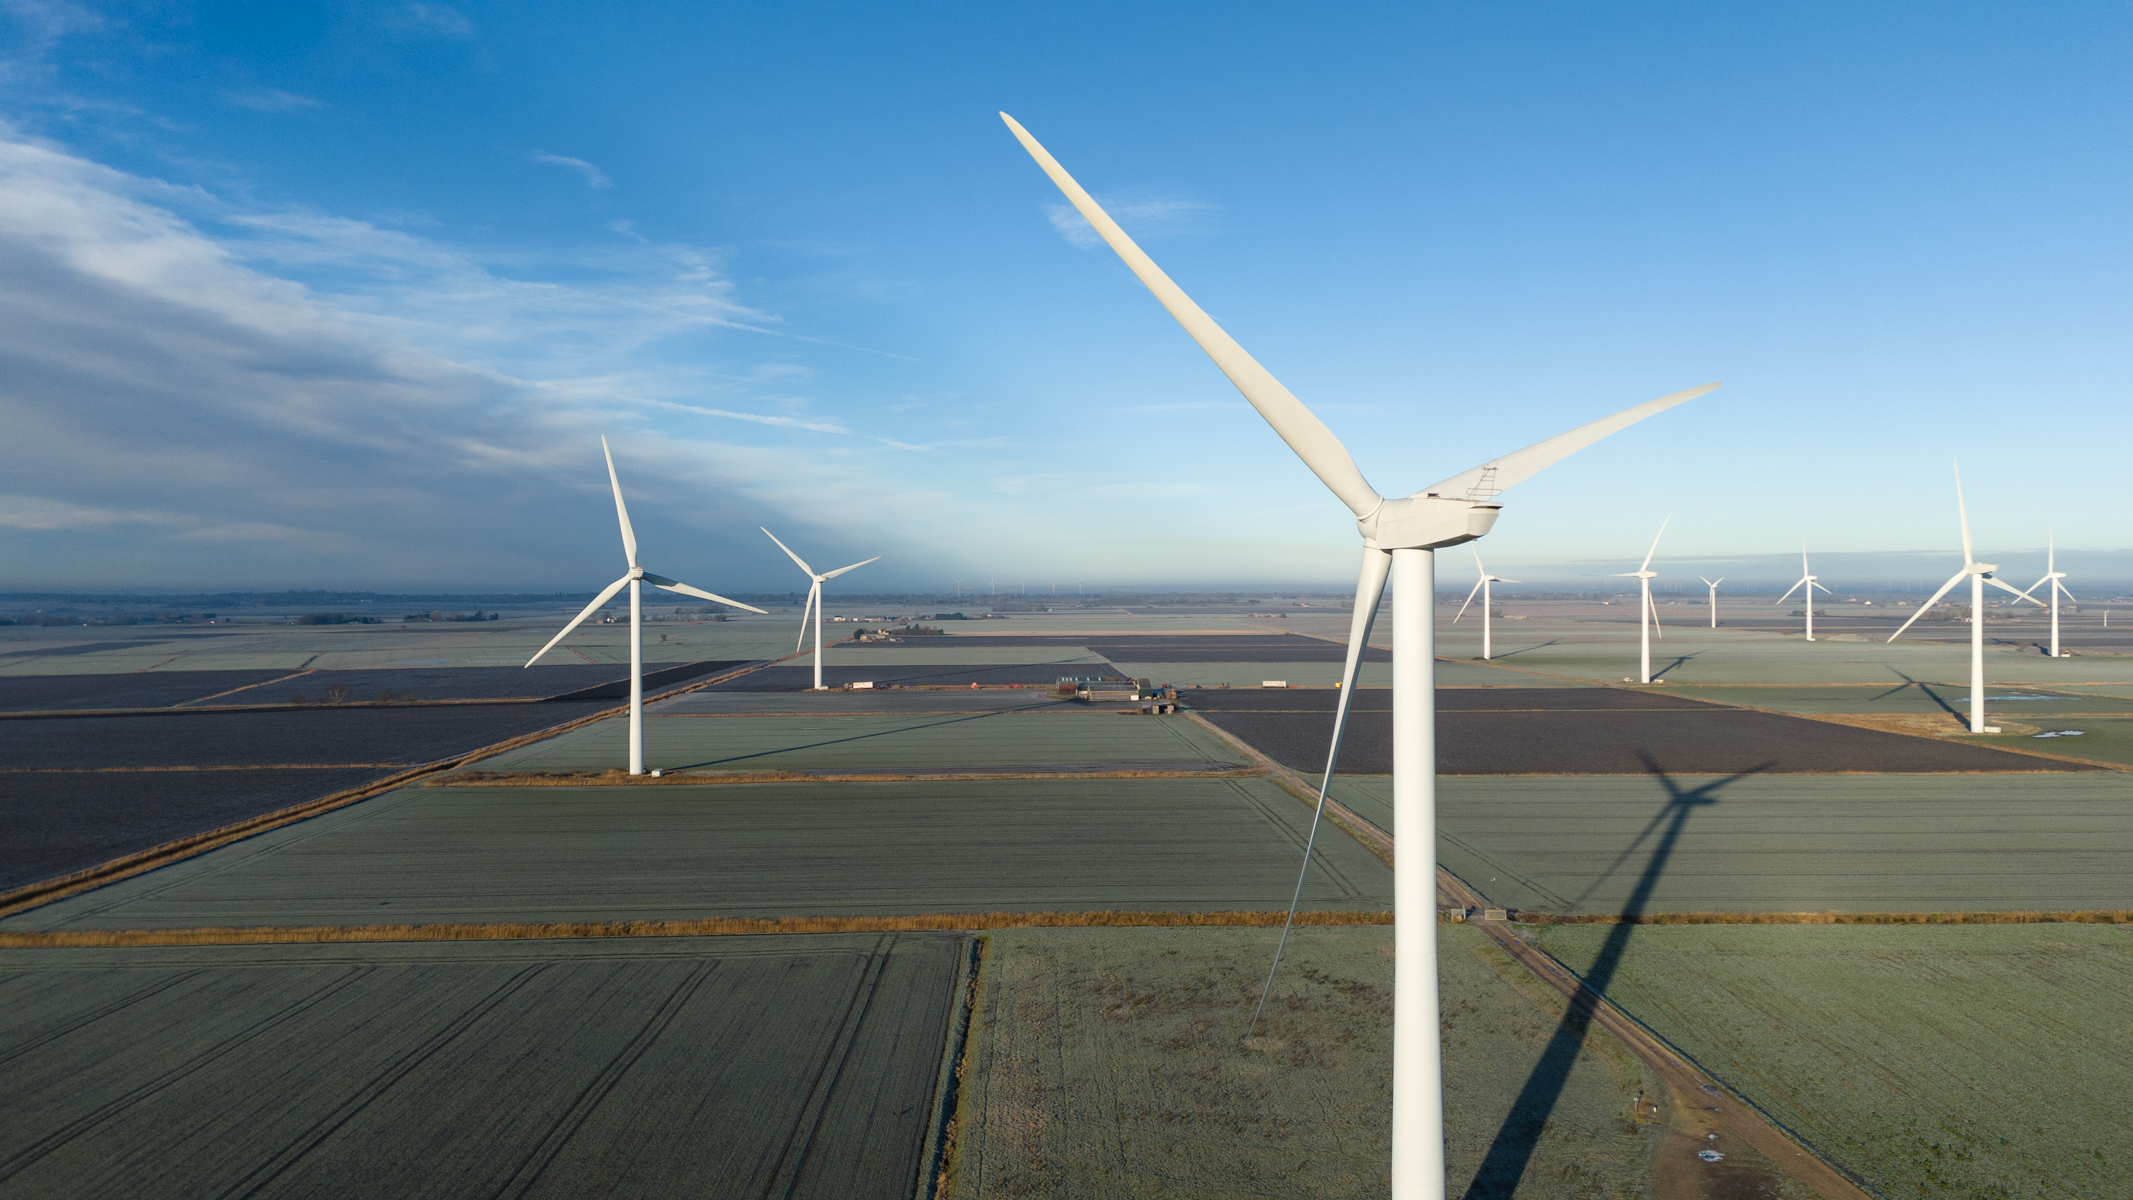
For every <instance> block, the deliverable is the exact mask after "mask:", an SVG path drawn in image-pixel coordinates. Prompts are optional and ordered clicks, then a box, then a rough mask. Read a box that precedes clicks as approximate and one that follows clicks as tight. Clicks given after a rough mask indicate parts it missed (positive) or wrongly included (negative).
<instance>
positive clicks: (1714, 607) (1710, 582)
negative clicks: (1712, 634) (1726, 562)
mask: <svg viewBox="0 0 2133 1200" xmlns="http://www.w3.org/2000/svg"><path fill="white" fill-rule="evenodd" d="M1696 578H1698V579H1703V576H1701V575H1698V576H1697V577H1696ZM1725 581H1726V577H1725V576H1723V575H1721V576H1719V577H1718V578H1716V579H1703V582H1704V585H1705V586H1707V587H1709V588H1710V589H1711V628H1713V629H1716V628H1718V585H1719V584H1721V583H1724V582H1725Z"/></svg>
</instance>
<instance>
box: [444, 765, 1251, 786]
mask: <svg viewBox="0 0 2133 1200" xmlns="http://www.w3.org/2000/svg"><path fill="white" fill-rule="evenodd" d="M1265 774H1266V772H1265V771H1264V770H1261V769H1259V768H1257V767H1228V768H1222V769H1219V770H1210V771H1072V770H1066V771H985V770H963V771H957V770H943V771H707V772H703V773H701V774H688V773H679V772H677V773H675V774H672V775H660V776H653V775H649V774H647V775H632V774H630V773H629V772H627V771H624V770H622V769H621V768H619V767H611V768H609V769H608V770H605V771H522V772H514V771H455V772H453V773H452V774H450V775H441V776H438V777H437V778H435V779H432V780H430V781H429V782H428V783H426V784H424V785H423V786H425V787H660V786H668V785H676V784H679V785H682V786H688V787H701V786H705V785H709V784H726V783H930V782H934V781H938V780H966V779H1248V778H1256V777H1258V776H1262V775H1265Z"/></svg>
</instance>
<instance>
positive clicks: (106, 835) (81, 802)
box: [0, 767, 401, 892]
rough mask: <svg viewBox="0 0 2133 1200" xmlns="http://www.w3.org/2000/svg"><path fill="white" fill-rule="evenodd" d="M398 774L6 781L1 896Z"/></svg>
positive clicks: (0, 780) (325, 771) (80, 776)
mask: <svg viewBox="0 0 2133 1200" xmlns="http://www.w3.org/2000/svg"><path fill="white" fill-rule="evenodd" d="M400 769H401V768H399V767H370V768H312V769H308V770H306V769H296V770H278V771H252V770H239V771H127V772H88V771H79V772H76V771H69V772H55V773H43V772H39V773H35V774H13V775H0V793H4V794H5V799H4V800H0V892H4V891H8V890H11V889H13V888H18V887H23V886H25V885H27V884H32V883H36V882H37V881H39V880H42V879H51V878H53V877H54V876H58V875H70V874H72V873H74V872H76V871H85V870H88V869H89V868H90V867H93V866H95V865H97V864H98V863H102V862H109V861H110V860H112V859H114V858H118V857H120V856H121V855H126V854H133V853H136V852H138V851H141V850H147V849H150V848H152V847H155V846H160V845H162V844H163V843H165V842H171V841H176V840H177V839H179V838H181V837H186V836H189V835H191V834H195V833H201V832H204V831H206V830H209V829H219V828H221V827H222V826H224V825H230V824H234V823H236V822H238V821H242V820H244V819H245V818H247V817H255V816H258V815H259V814H260V813H268V812H273V811H275V810H276V809H281V808H288V807H289V806H290V805H293V804H301V803H303V802H304V801H306V800H315V799H317V798H319V797H320V796H330V795H332V794H333V793H335V792H339V791H345V790H346V789H348V788H352V787H358V786H360V785H362V784H364V783H367V782H369V781H370V780H373V779H382V778H384V777H385V776H387V775H390V774H392V773H393V772H395V771H398V770H400Z"/></svg>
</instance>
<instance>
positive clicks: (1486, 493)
mask: <svg viewBox="0 0 2133 1200" xmlns="http://www.w3.org/2000/svg"><path fill="white" fill-rule="evenodd" d="M1719 386H1720V385H1718V384H1715V383H1707V384H1704V385H1703V386H1702V387H1692V388H1690V389H1688V390H1687V391H1685V392H1675V393H1674V394H1673V395H1670V396H1661V397H1659V398H1658V399H1657V400H1647V401H1645V402H1644V403H1642V404H1639V405H1637V406H1635V407H1633V408H1625V409H1623V410H1622V411H1621V412H1618V413H1616V414H1615V415H1614V416H1611V417H1601V418H1600V419H1599V420H1597V421H1594V422H1592V423H1591V424H1589V425H1580V426H1578V427H1577V428H1576V429H1573V430H1571V431H1570V432H1569V433H1559V434H1556V435H1555V436H1554V437H1552V438H1549V439H1548V440H1547V441H1544V442H1535V443H1533V444H1532V445H1530V446H1528V447H1526V448H1525V449H1523V450H1514V451H1512V452H1511V453H1509V454H1506V455H1504V456H1503V457H1502V458H1498V459H1493V460H1491V461H1489V462H1485V463H1483V464H1481V465H1480V466H1478V467H1474V468H1471V469H1469V470H1465V471H1461V472H1460V473H1459V474H1457V475H1454V476H1452V477H1451V478H1450V479H1446V480H1443V481H1441V482H1438V483H1433V484H1431V485H1429V486H1428V487H1426V488H1423V489H1422V490H1421V491H1419V492H1416V493H1415V495H1417V496H1426V495H1431V494H1435V495H1438V496H1450V497H1454V498H1457V499H1462V500H1487V499H1489V498H1490V497H1492V496H1494V495H1496V494H1497V493H1498V492H1501V491H1503V490H1504V489H1505V488H1508V487H1511V486H1512V485H1514V484H1518V483H1523V482H1525V481H1526V480H1528V479H1531V478H1533V477H1534V476H1535V475H1538V474H1539V473H1541V472H1542V471H1545V470H1547V469H1548V468H1549V467H1552V466H1554V465H1555V464H1557V463H1559V462H1561V461H1563V460H1564V459H1566V458H1568V457H1570V456H1571V455H1573V454H1576V453H1577V452H1578V451H1580V450H1583V449H1584V448H1585V447H1587V446H1590V445H1592V444H1593V443H1594V442H1597V441H1599V440H1600V439H1601V438H1604V437H1606V436H1607V435H1609V434H1611V433H1619V432H1620V431H1622V430H1624V429H1627V428H1629V427H1630V426H1632V425H1635V424H1636V423H1637V422H1639V421H1642V420H1643V419H1644V418H1646V417H1650V416H1656V415H1658V414H1660V413H1663V412H1665V411H1666V410H1667V409H1670V408H1672V407H1674V406H1675V405H1677V404H1684V403H1686V402H1688V401H1690V400H1694V399H1695V398H1696V397H1698V396H1701V395H1703V394H1704V393H1705V392H1709V391H1713V390H1715V389H1716V388H1718V387H1719Z"/></svg>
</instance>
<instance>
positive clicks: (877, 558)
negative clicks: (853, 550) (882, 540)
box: [823, 554, 881, 579]
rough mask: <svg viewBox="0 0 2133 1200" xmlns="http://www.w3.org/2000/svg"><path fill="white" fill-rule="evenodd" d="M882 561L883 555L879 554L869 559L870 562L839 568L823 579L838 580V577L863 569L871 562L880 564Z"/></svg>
mask: <svg viewBox="0 0 2133 1200" xmlns="http://www.w3.org/2000/svg"><path fill="white" fill-rule="evenodd" d="M880 561H881V555H879V554H877V555H875V556H874V557H872V558H870V559H868V560H867V562H855V563H853V564H852V565H851V566H849V567H838V568H837V569H836V570H834V571H831V572H830V573H829V574H827V575H824V576H823V578H824V579H835V578H836V577H838V576H839V575H842V574H844V573H845V572H846V571H856V570H858V569H859V568H861V567H863V566H865V565H867V563H870V562H880Z"/></svg>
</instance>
